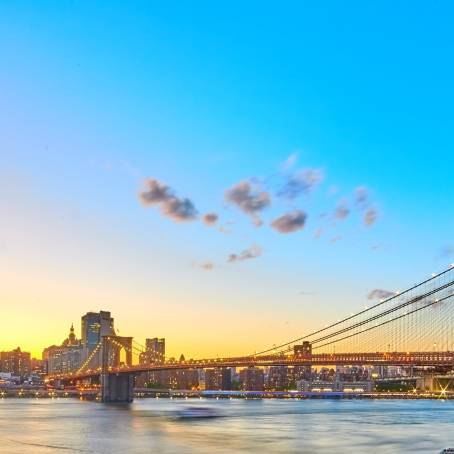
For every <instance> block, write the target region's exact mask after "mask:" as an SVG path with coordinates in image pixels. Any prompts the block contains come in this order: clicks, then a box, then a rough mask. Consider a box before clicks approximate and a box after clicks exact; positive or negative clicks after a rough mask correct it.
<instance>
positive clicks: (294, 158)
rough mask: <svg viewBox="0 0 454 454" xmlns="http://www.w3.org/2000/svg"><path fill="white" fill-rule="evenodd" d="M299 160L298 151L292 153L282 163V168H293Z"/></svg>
mask: <svg viewBox="0 0 454 454" xmlns="http://www.w3.org/2000/svg"><path fill="white" fill-rule="evenodd" d="M296 161H298V153H292V154H291V155H290V156H289V157H288V158H287V159H286V160H285V161H284V162H283V163H282V165H281V168H282V170H288V169H291V168H292V167H293V166H294V165H295V164H296Z"/></svg>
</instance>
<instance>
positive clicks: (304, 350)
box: [290, 341, 312, 383]
mask: <svg viewBox="0 0 454 454" xmlns="http://www.w3.org/2000/svg"><path fill="white" fill-rule="evenodd" d="M293 354H294V355H295V357H296V358H308V357H310V356H312V344H311V343H310V342H308V341H304V342H303V343H302V344H300V345H294V346H293ZM291 375H292V378H291V380H290V381H291V382H292V383H294V382H296V381H298V380H302V379H306V380H309V379H310V378H311V375H312V371H311V366H295V367H294V368H293V370H292V372H291Z"/></svg>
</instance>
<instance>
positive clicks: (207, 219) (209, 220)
mask: <svg viewBox="0 0 454 454" xmlns="http://www.w3.org/2000/svg"><path fill="white" fill-rule="evenodd" d="M202 219H203V222H204V224H205V225H206V226H208V227H211V226H213V225H214V224H216V222H218V219H219V216H218V215H217V214H216V213H207V214H204V215H203V218H202Z"/></svg>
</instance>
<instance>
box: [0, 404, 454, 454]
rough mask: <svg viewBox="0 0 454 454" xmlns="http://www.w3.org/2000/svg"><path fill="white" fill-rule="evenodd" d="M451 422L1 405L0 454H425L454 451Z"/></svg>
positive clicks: (305, 409) (421, 411) (428, 407)
mask: <svg viewBox="0 0 454 454" xmlns="http://www.w3.org/2000/svg"><path fill="white" fill-rule="evenodd" d="M188 406H191V407H197V408H199V409H202V407H203V408H208V407H209V408H210V409H211V410H210V411H212V412H213V415H222V417H220V418H218V417H216V418H210V417H208V418H181V417H180V416H181V415H182V414H184V412H185V411H186V409H187V407H188ZM195 411H196V412H197V410H195ZM201 411H202V410H201ZM453 419H454V402H449V401H446V402H441V401H428V400H427V401H420V400H418V401H416V400H415V401H408V400H407V401H392V400H375V401H374V400H348V401H347V400H340V401H339V400H309V401H296V400H295V401H291V400H286V401H281V400H219V401H217V400H190V401H185V400H177V399H173V400H170V399H159V400H155V399H143V400H136V401H135V402H134V403H132V404H129V405H103V404H99V403H96V402H84V401H78V400H71V399H57V400H50V399H42V400H41V399H37V400H31V399H4V400H0V453H8V454H9V453H12V454H15V453H21V454H22V453H34V454H41V453H50V452H55V453H58V452H84V453H237V452H238V453H246V452H247V453H250V452H257V453H259V452H260V453H263V452H266V453H332V452H336V453H365V452H373V451H377V452H379V453H380V454H386V453H390V454H391V453H393V454H395V453H425V454H427V453H438V452H439V451H440V450H441V449H442V448H444V447H447V446H450V445H451V446H453V445H454V435H452V434H451V432H450V428H451V424H452V421H453Z"/></svg>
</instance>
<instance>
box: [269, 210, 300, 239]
mask: <svg viewBox="0 0 454 454" xmlns="http://www.w3.org/2000/svg"><path fill="white" fill-rule="evenodd" d="M306 219H307V215H306V213H305V212H304V211H301V210H295V211H291V212H290V213H287V214H284V215H283V216H281V217H279V218H277V219H275V220H274V221H273V222H272V223H271V227H273V229H274V230H276V231H278V232H279V233H292V232H296V231H298V230H301V229H303V228H304V225H305V224H306Z"/></svg>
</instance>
